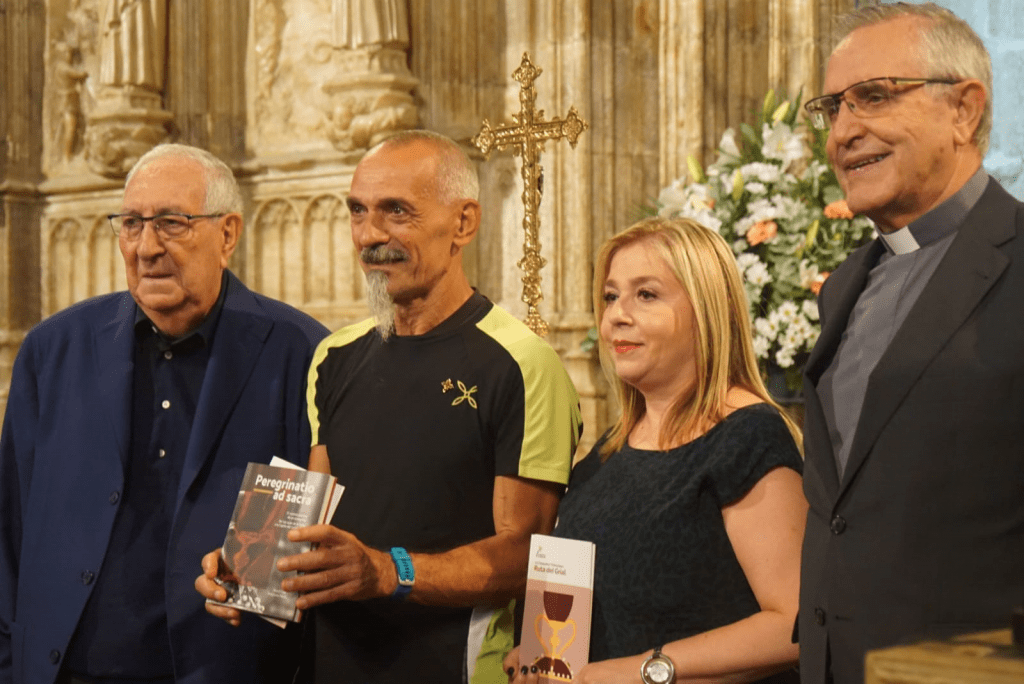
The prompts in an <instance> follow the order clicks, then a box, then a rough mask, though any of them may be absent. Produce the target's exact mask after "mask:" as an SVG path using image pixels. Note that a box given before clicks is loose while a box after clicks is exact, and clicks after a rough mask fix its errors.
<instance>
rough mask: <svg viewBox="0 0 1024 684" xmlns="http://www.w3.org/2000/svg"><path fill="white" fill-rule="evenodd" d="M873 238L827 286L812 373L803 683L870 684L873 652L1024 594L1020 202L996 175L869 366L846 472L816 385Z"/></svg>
mask: <svg viewBox="0 0 1024 684" xmlns="http://www.w3.org/2000/svg"><path fill="white" fill-rule="evenodd" d="M882 250H883V247H882V245H881V244H880V243H879V242H878V241H877V240H876V241H875V242H873V243H871V244H868V245H866V246H864V247H862V248H861V249H859V250H857V251H856V252H854V253H853V254H852V255H851V256H850V258H849V259H847V261H846V262H845V263H844V264H843V265H842V266H841V267H840V268H839V269H837V270H836V272H835V273H834V274H833V275H832V276H831V277H830V278H829V279H828V281H827V282H826V283H825V287H824V288H823V290H822V293H821V298H820V300H819V308H820V311H821V318H822V334H821V337H820V339H819V340H818V343H817V345H816V346H815V348H814V350H813V351H812V353H811V356H810V359H809V360H808V363H807V365H806V367H805V377H804V390H805V396H806V401H807V405H806V424H805V434H804V444H805V449H806V465H805V468H804V492H805V494H806V496H807V500H808V502H809V503H810V512H809V513H808V517H807V532H806V537H805V540H804V548H803V564H802V577H801V588H800V617H799V640H800V668H801V673H802V678H803V681H804V682H805V683H806V684H817V683H819V682H824V681H825V676H826V663H827V654H828V656H830V657H831V663H832V665H831V667H832V670H833V673H834V676H835V682H836V684H853V683H857V684H860V683H861V682H863V681H864V679H863V677H864V672H863V670H864V655H865V652H866V651H867V650H869V649H873V648H879V647H884V646H889V645H892V644H895V643H898V642H903V641H908V640H913V639H915V638H920V637H946V636H949V635H952V634H954V633H958V632H969V631H979V630H984V629H994V628H999V627H1006V626H1007V625H1008V623H1009V616H1010V612H1011V609H1012V607H1013V606H1015V605H1021V604H1022V603H1024V204H1021V203H1020V202H1018V201H1017V200H1015V199H1014V198H1013V197H1011V196H1010V195H1009V194H1007V193H1006V191H1004V190H1003V189H1002V187H1000V186H999V184H998V183H997V182H996V181H994V180H990V181H989V184H988V187H987V188H986V190H985V193H984V194H983V195H982V197H981V199H980V200H979V202H978V203H977V205H976V206H975V207H974V209H973V210H972V211H971V212H970V214H969V215H968V216H967V219H966V221H965V223H964V225H963V226H962V227H961V229H960V231H959V232H958V234H957V236H956V237H955V238H953V243H952V245H950V248H949V250H948V251H947V253H946V255H945V256H944V257H943V259H942V262H941V263H940V264H939V266H938V268H937V270H936V271H935V274H934V275H933V277H932V279H931V280H930V281H929V283H928V285H927V286H926V287H925V289H924V291H923V292H922V293H921V296H920V298H919V299H918V301H917V302H916V303H915V304H914V306H913V308H912V309H911V311H910V313H909V315H908V316H907V319H906V321H905V322H904V323H903V325H902V326H901V328H900V329H899V331H898V332H897V333H896V335H895V337H894V339H893V341H892V344H891V345H890V346H889V348H888V349H887V350H886V352H885V354H884V355H883V356H882V358H881V360H880V361H879V363H878V366H877V367H876V368H875V369H874V371H873V372H872V373H871V376H870V378H869V381H868V386H867V393H866V395H865V397H864V408H863V412H862V413H861V417H860V422H859V424H858V425H857V429H856V432H855V434H854V437H853V444H852V451H851V453H850V458H849V462H848V463H847V467H846V470H845V472H844V473H843V477H842V478H841V479H840V478H839V477H838V475H837V470H836V466H835V459H834V456H833V453H832V444H831V440H830V438H829V434H828V428H827V426H826V423H825V418H824V414H823V412H822V406H821V402H820V398H819V396H818V394H817V386H818V381H819V380H820V378H821V375H822V373H823V372H824V371H825V369H826V368H828V366H829V364H830V363H831V361H832V358H833V357H834V355H835V352H836V349H837V347H838V345H839V342H840V340H841V339H842V335H843V331H844V330H845V328H846V324H847V320H848V318H849V315H850V311H851V310H852V308H853V306H854V304H855V303H856V301H857V298H858V296H859V295H860V294H861V292H862V290H863V288H864V284H865V281H866V278H867V274H868V271H869V270H870V269H871V268H872V266H874V265H875V264H876V263H877V261H878V257H879V256H880V254H881V252H882Z"/></svg>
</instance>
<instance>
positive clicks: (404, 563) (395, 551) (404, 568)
mask: <svg viewBox="0 0 1024 684" xmlns="http://www.w3.org/2000/svg"><path fill="white" fill-rule="evenodd" d="M391 560H393V561H394V562H395V569H396V570H398V586H397V587H395V593H393V594H392V595H391V598H394V599H399V600H401V599H404V598H405V597H406V596H408V595H409V592H410V591H412V585H413V583H414V582H415V581H416V570H415V568H413V567H412V558H410V557H409V552H408V551H406V550H405V549H403V548H402V547H401V546H396V547H394V548H392V549H391Z"/></svg>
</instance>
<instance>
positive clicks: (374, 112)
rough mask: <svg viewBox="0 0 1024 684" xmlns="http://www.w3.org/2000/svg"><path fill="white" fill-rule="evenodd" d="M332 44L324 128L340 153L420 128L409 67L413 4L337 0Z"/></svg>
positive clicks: (404, 0) (389, 0)
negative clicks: (327, 105) (330, 71)
mask: <svg viewBox="0 0 1024 684" xmlns="http://www.w3.org/2000/svg"><path fill="white" fill-rule="evenodd" d="M333 3H334V4H333V11H334V36H333V45H330V46H329V48H330V57H329V59H330V60H331V64H332V66H333V68H334V70H335V76H334V77H333V78H330V79H328V80H327V81H326V82H325V83H324V84H323V90H324V92H325V93H327V94H328V95H330V97H331V102H332V105H331V109H330V111H328V112H325V113H324V125H323V127H324V129H325V130H326V133H327V137H328V138H329V139H330V140H331V142H332V143H333V145H334V147H335V148H336V149H338V150H340V151H343V152H348V151H351V150H356V149H362V148H366V147H369V146H371V145H374V144H376V143H377V142H379V141H380V140H383V139H384V138H386V137H387V136H388V135H390V134H391V133H394V132H395V131H399V130H404V129H409V128H415V127H416V124H417V122H418V121H419V111H418V110H417V108H416V104H415V101H414V100H413V97H412V91H413V89H414V88H415V87H416V78H415V77H414V76H413V75H412V74H411V73H410V72H409V67H408V65H407V59H408V54H407V51H408V48H409V8H408V0H333Z"/></svg>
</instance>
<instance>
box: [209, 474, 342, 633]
mask: <svg viewBox="0 0 1024 684" xmlns="http://www.w3.org/2000/svg"><path fill="white" fill-rule="evenodd" d="M271 463H272V465H267V464H266V463H250V464H249V465H248V467H247V468H246V469H245V476H244V477H243V478H242V486H241V489H240V490H239V492H238V499H237V500H236V502H235V511H234V513H233V514H232V516H231V522H230V523H228V531H227V534H226V535H225V537H224V545H223V547H221V562H220V568H219V571H218V575H217V580H216V581H217V583H218V584H220V585H221V586H222V587H224V588H225V589H226V590H227V592H228V598H227V600H226V601H212V600H209V599H207V600H208V602H209V603H214V604H217V605H222V606H229V607H231V608H237V609H239V610H244V611H248V612H251V613H258V614H259V615H261V616H263V617H264V618H267V619H268V620H270V621H271V622H274V624H277V625H278V626H282V627H283V626H284V625H285V624H286V622H289V621H290V622H298V621H299V620H300V619H301V618H302V611H300V610H299V609H297V608H296V607H295V602H296V600H297V599H298V598H299V595H298V593H297V592H289V591H284V590H283V589H282V588H281V582H282V580H284V579H286V578H288V577H294V576H295V575H296V572H295V571H291V572H282V571H280V570H278V569H277V561H278V559H280V558H283V557H285V556H292V555H295V554H299V553H302V552H304V551H308V550H310V548H312V545H311V544H310V543H309V542H293V541H289V540H288V531H289V530H293V529H296V528H299V527H307V526H309V525H317V524H320V523H324V522H328V521H329V520H330V519H331V518H332V517H333V515H334V509H335V508H336V507H337V505H338V500H339V499H340V498H341V493H342V491H343V490H344V487H342V486H341V485H339V484H338V483H337V480H336V478H335V477H334V476H332V475H327V474H324V473H317V472H312V471H309V470H304V469H302V468H299V467H297V466H295V465H292V464H290V463H287V462H286V461H282V460H281V459H278V458H276V457H275V459H274V460H273V461H271ZM278 464H284V465H278Z"/></svg>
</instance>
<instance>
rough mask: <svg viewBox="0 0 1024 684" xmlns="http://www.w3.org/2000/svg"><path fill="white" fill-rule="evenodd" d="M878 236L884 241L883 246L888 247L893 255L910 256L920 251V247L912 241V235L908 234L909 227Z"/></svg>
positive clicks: (914, 240) (915, 241)
mask: <svg viewBox="0 0 1024 684" xmlns="http://www.w3.org/2000/svg"><path fill="white" fill-rule="evenodd" d="M879 235H880V236H881V238H882V239H883V240H885V244H887V245H889V249H891V250H892V251H893V254H910V253H911V252H914V251H916V250H919V249H921V245H919V244H917V240H916V239H914V234H913V233H911V232H910V226H904V227H902V228H900V229H899V230H896V231H893V232H891V233H881V232H880V233H879Z"/></svg>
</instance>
